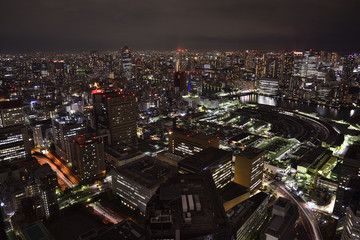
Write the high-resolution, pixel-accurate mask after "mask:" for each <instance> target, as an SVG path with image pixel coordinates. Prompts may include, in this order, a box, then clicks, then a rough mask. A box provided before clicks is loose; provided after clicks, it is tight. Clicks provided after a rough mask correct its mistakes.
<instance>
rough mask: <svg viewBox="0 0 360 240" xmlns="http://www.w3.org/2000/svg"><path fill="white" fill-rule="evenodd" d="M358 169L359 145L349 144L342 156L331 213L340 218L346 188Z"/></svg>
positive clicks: (345, 205)
mask: <svg viewBox="0 0 360 240" xmlns="http://www.w3.org/2000/svg"><path fill="white" fill-rule="evenodd" d="M359 169H360V145H353V146H350V147H349V149H348V151H347V152H346V154H345V156H344V161H343V163H342V167H341V172H340V176H339V187H338V189H337V191H336V200H335V206H334V211H333V214H334V215H335V216H337V217H339V218H342V217H343V216H344V215H345V213H346V208H347V201H346V198H345V194H346V188H347V186H348V185H349V182H350V179H351V178H352V177H357V176H358V174H359Z"/></svg>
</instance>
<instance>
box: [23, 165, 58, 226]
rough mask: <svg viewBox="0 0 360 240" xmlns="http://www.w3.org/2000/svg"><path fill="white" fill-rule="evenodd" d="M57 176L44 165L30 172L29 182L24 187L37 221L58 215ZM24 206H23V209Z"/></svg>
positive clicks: (48, 166)
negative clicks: (33, 207)
mask: <svg viewBox="0 0 360 240" xmlns="http://www.w3.org/2000/svg"><path fill="white" fill-rule="evenodd" d="M57 185H58V181H57V174H56V173H55V172H54V171H53V170H52V169H51V167H50V165H48V164H44V165H41V166H38V167H36V168H34V169H31V170H30V174H29V182H28V184H27V186H26V195H27V196H26V197H27V199H24V200H28V201H24V203H25V204H26V202H27V203H29V202H30V203H31V205H34V206H35V212H36V215H37V219H48V218H50V217H54V216H57V215H58V214H59V205H58V202H57V195H56V187H57ZM24 206H25V205H24V204H23V207H24Z"/></svg>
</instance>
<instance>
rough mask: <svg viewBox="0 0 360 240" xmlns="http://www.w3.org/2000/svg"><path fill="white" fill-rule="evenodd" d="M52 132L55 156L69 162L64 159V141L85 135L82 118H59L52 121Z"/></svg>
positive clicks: (84, 125) (85, 130)
mask: <svg viewBox="0 0 360 240" xmlns="http://www.w3.org/2000/svg"><path fill="white" fill-rule="evenodd" d="M52 131H53V137H54V144H55V150H56V154H57V155H58V156H59V157H61V158H62V159H65V160H67V161H69V159H67V157H66V146H65V144H66V141H68V140H72V139H74V138H77V137H78V136H80V135H82V134H85V133H86V132H87V127H86V124H85V122H84V121H83V119H82V118H77V117H71V116H61V117H56V118H53V119H52Z"/></svg>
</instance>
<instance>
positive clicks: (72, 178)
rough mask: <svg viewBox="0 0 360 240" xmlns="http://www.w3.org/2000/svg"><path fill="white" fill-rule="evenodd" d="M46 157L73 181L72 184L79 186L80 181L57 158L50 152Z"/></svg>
mask: <svg viewBox="0 0 360 240" xmlns="http://www.w3.org/2000/svg"><path fill="white" fill-rule="evenodd" d="M45 155H46V157H47V158H49V159H51V160H52V161H53V163H54V164H55V165H56V166H58V167H59V168H60V169H61V171H62V172H63V173H64V174H65V175H66V176H67V177H68V178H69V179H70V180H71V182H72V183H73V184H74V185H75V186H77V185H78V184H79V179H78V178H77V177H76V176H75V175H74V174H73V173H72V172H71V171H70V169H69V168H68V167H67V166H66V165H65V164H63V163H62V162H61V161H60V160H59V159H58V158H56V157H55V156H54V155H53V154H51V153H50V152H47V153H46V154H45Z"/></svg>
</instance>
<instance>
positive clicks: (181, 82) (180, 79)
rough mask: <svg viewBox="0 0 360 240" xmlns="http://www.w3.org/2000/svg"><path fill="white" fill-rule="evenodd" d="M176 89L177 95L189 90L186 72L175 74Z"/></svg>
mask: <svg viewBox="0 0 360 240" xmlns="http://www.w3.org/2000/svg"><path fill="white" fill-rule="evenodd" d="M174 87H175V93H180V92H182V91H184V90H186V89H187V88H186V75H185V72H180V71H179V72H175V73H174Z"/></svg>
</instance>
